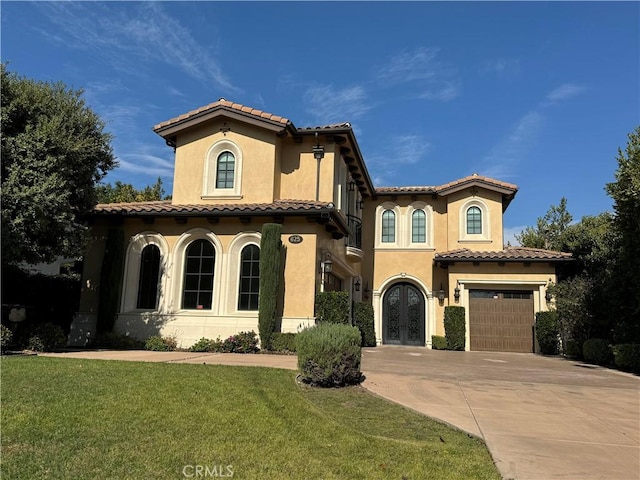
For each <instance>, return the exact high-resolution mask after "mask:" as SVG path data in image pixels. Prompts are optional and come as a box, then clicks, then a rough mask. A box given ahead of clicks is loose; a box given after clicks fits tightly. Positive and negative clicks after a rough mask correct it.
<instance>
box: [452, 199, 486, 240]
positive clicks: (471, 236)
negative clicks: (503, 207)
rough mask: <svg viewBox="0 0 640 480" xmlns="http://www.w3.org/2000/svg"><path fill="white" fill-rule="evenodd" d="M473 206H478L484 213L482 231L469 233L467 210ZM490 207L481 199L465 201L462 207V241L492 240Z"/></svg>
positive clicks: (460, 236)
mask: <svg viewBox="0 0 640 480" xmlns="http://www.w3.org/2000/svg"><path fill="white" fill-rule="evenodd" d="M471 207H478V208H479V209H480V213H481V215H482V233H467V211H468V210H469V209H470V208H471ZM489 220H490V219H489V208H488V207H487V204H486V203H484V202H483V201H482V200H479V199H476V198H474V199H472V200H468V201H467V202H465V203H464V204H463V205H462V207H461V208H460V235H459V241H460V242H478V241H480V242H488V241H491V231H490V228H489V226H490V225H491V222H490V221H489Z"/></svg>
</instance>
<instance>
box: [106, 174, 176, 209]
mask: <svg viewBox="0 0 640 480" xmlns="http://www.w3.org/2000/svg"><path fill="white" fill-rule="evenodd" d="M96 196H97V199H98V203H121V202H150V201H154V200H165V199H166V198H167V197H166V195H165V191H164V187H163V185H162V179H161V178H160V177H158V180H156V183H154V184H153V185H147V186H146V187H144V188H141V189H137V188H135V187H134V186H133V185H132V184H130V183H122V182H121V181H120V180H118V181H116V183H115V184H114V185H111V184H110V183H101V184H99V185H97V186H96Z"/></svg>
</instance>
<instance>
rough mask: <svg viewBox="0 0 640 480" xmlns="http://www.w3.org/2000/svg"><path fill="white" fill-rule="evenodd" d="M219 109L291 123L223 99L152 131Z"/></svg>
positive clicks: (156, 127) (170, 120)
mask: <svg viewBox="0 0 640 480" xmlns="http://www.w3.org/2000/svg"><path fill="white" fill-rule="evenodd" d="M219 107H227V108H230V109H232V110H237V111H239V112H242V113H247V114H249V115H253V116H255V117H259V118H264V119H266V120H271V121H272V122H277V123H281V124H282V125H283V126H286V125H288V124H290V123H291V122H290V121H289V120H288V119H286V118H284V117H281V116H279V115H274V114H272V113H267V112H263V111H262V110H257V109H255V108H251V107H247V106H245V105H242V104H240V103H234V102H230V101H229V100H225V99H224V98H221V99H219V100H218V101H217V102H213V103H210V104H209V105H205V106H203V107H200V108H197V109H195V110H191V111H190V112H187V113H184V114H182V115H180V116H178V117H174V118H171V119H169V120H167V121H166V122H162V123H159V124H157V125H156V126H155V127H153V130H154V131H156V130H160V129H162V128H166V127H168V126H170V125H173V124H174V123H179V122H182V121H184V120H187V119H189V118H191V117H195V116H197V115H201V114H204V113H206V112H208V111H210V110H214V109H216V108H219Z"/></svg>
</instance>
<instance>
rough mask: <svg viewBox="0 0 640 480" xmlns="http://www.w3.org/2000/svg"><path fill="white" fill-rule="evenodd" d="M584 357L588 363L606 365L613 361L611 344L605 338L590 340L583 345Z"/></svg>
mask: <svg viewBox="0 0 640 480" xmlns="http://www.w3.org/2000/svg"><path fill="white" fill-rule="evenodd" d="M582 356H583V358H584V361H585V362H587V363H593V364H595V365H606V364H607V363H609V362H610V360H611V349H610V348H609V342H608V341H607V340H605V339H603V338H590V339H589V340H587V341H585V342H584V343H583V344H582Z"/></svg>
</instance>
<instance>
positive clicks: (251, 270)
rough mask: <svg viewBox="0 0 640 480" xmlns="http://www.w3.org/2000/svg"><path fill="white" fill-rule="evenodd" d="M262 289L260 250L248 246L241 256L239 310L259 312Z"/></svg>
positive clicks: (254, 246) (255, 246) (256, 247)
mask: <svg viewBox="0 0 640 480" xmlns="http://www.w3.org/2000/svg"><path fill="white" fill-rule="evenodd" d="M259 289H260V248H259V247H258V246H257V245H247V246H246V247H244V248H243V249H242V253H241V254H240V287H239V292H238V310H258V297H259Z"/></svg>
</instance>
